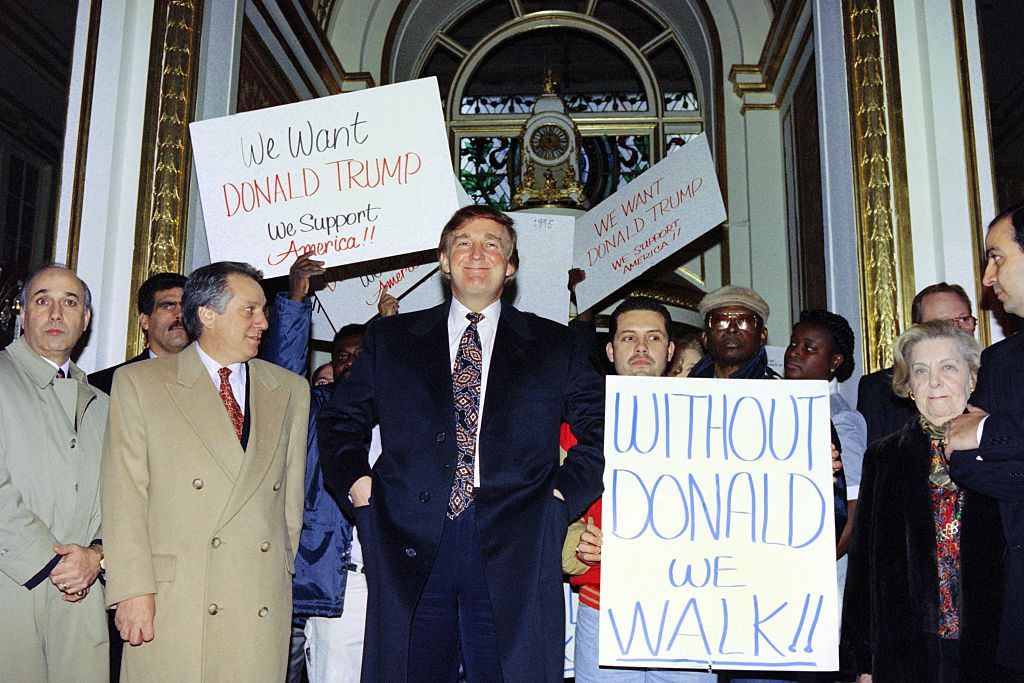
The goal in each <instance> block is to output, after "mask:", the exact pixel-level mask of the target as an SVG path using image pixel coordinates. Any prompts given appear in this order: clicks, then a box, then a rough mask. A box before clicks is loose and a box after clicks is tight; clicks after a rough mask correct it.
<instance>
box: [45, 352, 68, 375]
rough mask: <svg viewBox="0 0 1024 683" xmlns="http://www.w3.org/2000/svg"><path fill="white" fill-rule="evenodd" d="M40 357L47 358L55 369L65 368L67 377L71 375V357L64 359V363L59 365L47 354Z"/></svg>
mask: <svg viewBox="0 0 1024 683" xmlns="http://www.w3.org/2000/svg"><path fill="white" fill-rule="evenodd" d="M39 357H40V358H42V359H43V360H45V361H46V362H47V363H49V364H50V365H52V366H53V369H54V370H63V371H64V376H65V377H71V359H70V358H68V359H67V360H66V361H64V365H57V364H56V363H54V362H53V361H52V360H50V359H49V358H47V357H45V356H39Z"/></svg>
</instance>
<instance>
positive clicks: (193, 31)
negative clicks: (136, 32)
mask: <svg viewBox="0 0 1024 683" xmlns="http://www.w3.org/2000/svg"><path fill="white" fill-rule="evenodd" d="M154 5H155V7H154V11H153V33H152V42H151V44H150V50H149V85H148V86H147V89H146V110H145V122H144V124H143V130H142V158H141V161H140V166H139V200H138V207H137V209H136V215H135V255H134V258H133V260H132V284H131V304H130V310H129V313H128V335H127V340H128V341H127V343H126V345H125V353H126V356H128V357H131V356H134V355H136V354H138V353H139V352H140V351H141V350H142V344H143V340H142V331H141V330H140V329H139V326H138V323H137V321H136V316H135V311H136V305H137V304H136V301H137V295H138V289H139V285H141V284H142V283H143V282H144V281H145V280H146V279H147V278H148V277H149V276H150V275H151V274H156V273H162V272H176V273H180V272H182V269H183V268H184V258H185V228H186V222H187V217H188V186H189V179H190V175H191V149H190V145H189V139H188V124H189V122H190V121H191V120H192V116H193V114H194V112H195V91H196V71H197V69H198V66H199V39H200V32H201V27H202V20H203V2H202V0H155V2H154Z"/></svg>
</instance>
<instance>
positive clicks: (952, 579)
mask: <svg viewBox="0 0 1024 683" xmlns="http://www.w3.org/2000/svg"><path fill="white" fill-rule="evenodd" d="M894 351H895V353H894V355H895V368H894V373H893V391H895V392H896V393H897V394H898V395H901V396H909V397H910V398H911V399H912V400H913V401H914V404H915V406H916V407H917V411H918V415H917V416H916V417H914V418H913V419H911V420H910V421H908V422H907V424H906V425H904V426H903V428H902V429H900V430H899V431H897V432H895V433H893V434H890V435H889V436H887V437H885V438H883V439H880V440H878V441H876V442H874V443H873V444H871V446H870V447H869V448H868V450H867V453H866V454H865V456H864V471H863V476H862V479H861V487H860V504H859V507H858V510H857V521H856V524H855V526H854V531H853V540H852V542H851V544H850V565H849V573H848V575H847V582H846V594H845V600H844V609H843V632H842V643H841V647H840V653H841V662H842V664H843V669H844V671H847V672H848V673H853V674H857V675H858V682H859V683H861V682H863V681H871V680H876V681H878V682H884V681H943V682H945V681H968V680H977V681H1007V680H1015V675H1014V674H1013V673H1012V672H1010V671H1009V670H1006V669H1004V668H1002V667H1001V666H1000V665H998V664H997V663H996V661H995V654H996V653H995V648H996V642H997V637H996V636H997V629H998V624H999V612H1000V599H1001V586H1002V569H1001V567H1002V563H1001V562H1000V557H999V555H1000V553H1001V552H1002V531H1001V525H1000V521H999V511H998V508H997V506H996V503H995V501H994V500H992V499H990V498H988V497H986V496H983V495H981V494H979V493H976V492H974V491H965V490H964V489H962V488H960V487H958V486H957V485H956V483H955V482H953V481H952V480H951V479H950V476H949V464H948V460H947V458H946V456H945V453H944V451H943V439H944V437H945V433H946V426H947V423H948V422H949V421H950V420H952V419H953V418H954V417H956V416H957V415H960V414H961V413H963V412H964V409H965V407H966V406H967V398H968V396H969V395H970V393H971V391H972V390H973V388H974V382H975V379H976V377H977V374H978V365H979V357H980V350H979V348H978V343H977V342H976V341H975V339H974V337H972V336H970V335H968V334H967V333H965V332H963V331H961V330H958V329H956V328H954V327H952V326H950V325H949V324H947V323H944V322H941V321H936V322H931V323H924V324H921V325H917V326H914V327H912V328H910V329H909V330H907V331H906V332H904V333H903V334H902V335H901V336H900V338H899V339H898V340H897V341H896V344H895V347H894Z"/></svg>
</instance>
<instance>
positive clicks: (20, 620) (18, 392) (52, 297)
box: [0, 265, 108, 681]
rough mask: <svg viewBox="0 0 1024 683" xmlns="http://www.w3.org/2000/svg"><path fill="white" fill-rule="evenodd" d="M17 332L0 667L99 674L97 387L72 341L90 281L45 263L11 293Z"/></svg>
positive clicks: (4, 371) (5, 379) (3, 418)
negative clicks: (75, 357) (75, 358)
mask: <svg viewBox="0 0 1024 683" xmlns="http://www.w3.org/2000/svg"><path fill="white" fill-rule="evenodd" d="M18 303H19V305H20V308H21V321H22V327H23V328H24V330H25V334H24V336H23V337H20V338H18V339H15V340H14V341H13V342H11V344H10V345H9V346H8V347H7V348H6V349H5V350H3V351H0V386H2V387H3V390H2V391H0V605H2V606H3V608H2V609H0V633H2V634H3V637H2V638H0V678H2V679H4V680H10V681H76V680H77V681H103V680H106V678H107V667H108V661H107V629H106V626H105V625H104V618H103V592H102V590H100V589H99V588H98V587H97V586H95V581H96V579H97V577H98V576H99V574H100V564H101V562H102V559H103V546H102V545H100V541H99V539H98V536H99V528H100V509H99V472H100V450H101V448H102V445H103V432H104V429H105V426H106V421H107V397H106V395H105V394H103V393H101V392H99V391H96V390H95V389H93V388H92V387H90V386H89V385H88V384H87V383H86V381H85V373H84V372H82V371H81V370H79V369H78V366H76V365H75V364H74V363H73V362H71V351H72V349H74V347H75V345H76V344H77V343H78V340H79V339H80V338H81V336H82V334H83V333H84V332H85V330H86V328H87V327H88V326H89V319H90V316H91V313H90V305H91V295H90V294H89V288H88V287H86V285H85V283H84V282H82V281H81V280H80V279H79V278H78V276H77V275H75V273H74V272H73V271H71V270H69V269H68V268H66V267H65V266H60V265H48V266H44V267H43V268H41V269H40V270H39V271H37V272H36V273H35V274H34V275H33V276H32V277H31V278H29V280H28V281H27V282H26V283H25V286H24V287H23V288H22V290H21V293H20V294H19V296H18Z"/></svg>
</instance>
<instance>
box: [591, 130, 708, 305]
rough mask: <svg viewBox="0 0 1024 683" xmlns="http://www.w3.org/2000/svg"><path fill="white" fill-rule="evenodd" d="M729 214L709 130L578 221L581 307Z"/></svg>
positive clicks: (599, 298) (645, 268) (592, 303)
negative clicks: (709, 143)
mask: <svg viewBox="0 0 1024 683" xmlns="http://www.w3.org/2000/svg"><path fill="white" fill-rule="evenodd" d="M725 218H726V214H725V204H724V203H723V202H722V192H721V190H720V189H719V186H718V176H716V175H715V163H714V160H713V159H712V158H711V150H710V149H709V148H708V142H707V136H705V135H704V134H701V135H698V136H697V137H695V138H693V139H692V140H690V141H689V142H688V143H686V145H685V146H683V147H682V148H681V149H679V150H677V151H675V152H673V153H672V154H670V155H669V156H667V157H665V158H664V159H663V160H661V161H660V162H658V163H657V164H655V165H654V166H652V167H651V168H650V169H648V170H647V171H645V172H644V173H643V175H641V176H640V177H638V178H636V179H635V180H633V181H632V182H630V183H629V184H628V185H626V186H625V187H623V188H622V189H620V190H619V191H618V192H616V193H615V194H613V195H612V196H611V197H608V198H607V199H605V200H604V201H603V202H601V203H600V204H598V205H597V206H596V207H594V208H593V209H591V210H590V211H588V212H587V213H585V214H584V215H582V216H580V217H579V218H578V219H577V220H576V240H575V244H574V247H573V267H575V268H582V269H583V270H584V271H586V273H587V279H586V280H584V281H583V282H581V283H580V284H579V285H577V287H576V302H577V305H578V309H579V310H581V311H583V310H586V309H588V308H590V307H591V306H593V305H594V304H596V303H598V302H599V301H601V300H602V299H604V298H605V297H607V296H608V295H610V294H611V293H612V292H614V291H615V290H617V289H619V288H620V287H622V286H623V285H625V284H626V283H628V282H629V281H630V280H632V279H633V278H635V277H636V276H637V275H640V273H642V272H644V271H645V270H647V269H648V268H650V267H651V266H653V265H655V264H656V263H659V262H660V261H662V260H664V259H665V258H666V257H668V256H669V255H670V254H672V253H674V252H676V251H678V250H679V249H681V248H682V247H684V246H686V245H687V244H689V243H690V242H692V241H693V240H695V239H696V238H698V237H700V236H701V235H703V234H704V233H706V232H707V231H708V230H711V229H712V228H714V227H715V226H717V225H719V224H720V223H721V222H722V221H724V220H725Z"/></svg>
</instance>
